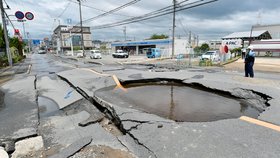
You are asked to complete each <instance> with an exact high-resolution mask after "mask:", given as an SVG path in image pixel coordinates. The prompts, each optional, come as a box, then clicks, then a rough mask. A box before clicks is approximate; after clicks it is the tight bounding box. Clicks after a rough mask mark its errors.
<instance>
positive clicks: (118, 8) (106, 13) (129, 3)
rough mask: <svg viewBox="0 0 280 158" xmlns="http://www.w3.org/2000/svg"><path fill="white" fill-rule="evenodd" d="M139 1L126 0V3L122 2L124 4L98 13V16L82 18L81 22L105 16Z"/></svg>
mask: <svg viewBox="0 0 280 158" xmlns="http://www.w3.org/2000/svg"><path fill="white" fill-rule="evenodd" d="M139 1H141V0H133V1H131V2H128V3H126V4H124V5H122V6H120V7H117V8H115V9H113V10H110V11H108V12H105V13H103V14H100V15H98V16H95V17H93V18H89V19H87V20H83V23H86V22H89V21H93V20H96V19H98V18H102V17H104V16H106V15H109V14H112V13H114V12H117V11H119V10H121V9H123V8H126V7H128V6H130V5H133V4H135V3H137V2H139Z"/></svg>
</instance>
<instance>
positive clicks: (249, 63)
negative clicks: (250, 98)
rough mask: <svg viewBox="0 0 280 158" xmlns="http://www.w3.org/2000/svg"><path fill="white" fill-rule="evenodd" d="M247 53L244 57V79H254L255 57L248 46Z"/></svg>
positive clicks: (251, 48)
mask: <svg viewBox="0 0 280 158" xmlns="http://www.w3.org/2000/svg"><path fill="white" fill-rule="evenodd" d="M248 48H249V52H248V53H247V55H246V57H245V77H249V76H250V77H251V78H253V77H254V69H253V66H254V63H255V56H256V53H255V52H254V51H253V47H252V46H249V47H248Z"/></svg>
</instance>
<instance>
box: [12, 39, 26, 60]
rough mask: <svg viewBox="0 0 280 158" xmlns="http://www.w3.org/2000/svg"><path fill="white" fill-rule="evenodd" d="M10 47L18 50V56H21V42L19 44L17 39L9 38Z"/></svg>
mask: <svg viewBox="0 0 280 158" xmlns="http://www.w3.org/2000/svg"><path fill="white" fill-rule="evenodd" d="M9 41H10V47H15V48H17V50H18V53H19V55H20V56H23V52H22V48H23V42H21V41H20V40H19V39H18V38H17V37H13V38H10V40H9Z"/></svg>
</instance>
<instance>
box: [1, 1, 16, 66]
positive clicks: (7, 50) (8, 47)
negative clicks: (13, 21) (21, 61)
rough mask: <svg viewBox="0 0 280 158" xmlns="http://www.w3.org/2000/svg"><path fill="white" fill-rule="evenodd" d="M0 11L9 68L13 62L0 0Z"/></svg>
mask: <svg viewBox="0 0 280 158" xmlns="http://www.w3.org/2000/svg"><path fill="white" fill-rule="evenodd" d="M0 9H1V16H2V23H3V30H4V38H5V43H6V52H7V56H8V61H9V66H13V60H12V55H11V52H10V43H9V39H8V30H7V23H6V20H5V15H4V13H5V10H4V7H3V0H0Z"/></svg>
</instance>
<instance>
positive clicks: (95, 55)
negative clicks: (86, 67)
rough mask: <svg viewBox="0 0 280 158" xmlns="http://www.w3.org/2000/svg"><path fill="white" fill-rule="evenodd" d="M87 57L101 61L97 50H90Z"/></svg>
mask: <svg viewBox="0 0 280 158" xmlns="http://www.w3.org/2000/svg"><path fill="white" fill-rule="evenodd" d="M89 57H90V59H102V55H101V52H100V51H99V50H91V51H90V55H89Z"/></svg>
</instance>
